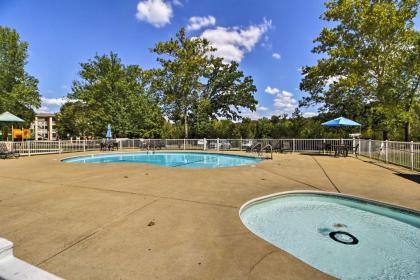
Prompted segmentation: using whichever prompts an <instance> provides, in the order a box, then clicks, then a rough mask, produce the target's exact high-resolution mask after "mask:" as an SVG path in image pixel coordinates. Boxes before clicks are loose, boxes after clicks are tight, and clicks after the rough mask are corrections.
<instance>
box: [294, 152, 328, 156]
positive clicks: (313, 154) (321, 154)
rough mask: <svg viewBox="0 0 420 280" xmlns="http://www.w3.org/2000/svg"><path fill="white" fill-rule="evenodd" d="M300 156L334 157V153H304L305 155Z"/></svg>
mask: <svg viewBox="0 0 420 280" xmlns="http://www.w3.org/2000/svg"><path fill="white" fill-rule="evenodd" d="M300 154H301V155H304V156H318V157H334V153H332V154H324V153H317V152H313V153H309V152H305V153H300Z"/></svg>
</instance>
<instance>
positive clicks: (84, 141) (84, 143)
mask: <svg viewBox="0 0 420 280" xmlns="http://www.w3.org/2000/svg"><path fill="white" fill-rule="evenodd" d="M83 152H86V139H84V140H83Z"/></svg>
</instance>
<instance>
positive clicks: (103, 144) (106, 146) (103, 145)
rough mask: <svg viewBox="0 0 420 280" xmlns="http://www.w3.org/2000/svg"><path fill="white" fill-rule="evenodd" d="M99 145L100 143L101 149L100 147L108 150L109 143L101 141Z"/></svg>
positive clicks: (102, 149)
mask: <svg viewBox="0 0 420 280" xmlns="http://www.w3.org/2000/svg"><path fill="white" fill-rule="evenodd" d="M99 145H100V146H99V147H100V148H99V149H100V150H101V151H106V150H107V149H108V145H107V144H105V143H100V144H99Z"/></svg>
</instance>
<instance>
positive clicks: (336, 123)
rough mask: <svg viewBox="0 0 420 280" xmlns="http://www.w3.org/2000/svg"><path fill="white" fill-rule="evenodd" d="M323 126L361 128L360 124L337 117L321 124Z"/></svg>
mask: <svg viewBox="0 0 420 280" xmlns="http://www.w3.org/2000/svg"><path fill="white" fill-rule="evenodd" d="M322 125H323V126H362V125H361V124H360V123H357V122H355V121H352V120H349V119H346V118H343V117H339V118H336V119H333V120H330V121H327V122H324V123H322Z"/></svg>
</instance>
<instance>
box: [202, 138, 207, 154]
mask: <svg viewBox="0 0 420 280" xmlns="http://www.w3.org/2000/svg"><path fill="white" fill-rule="evenodd" d="M203 150H204V151H205V150H207V140H206V138H203Z"/></svg>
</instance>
